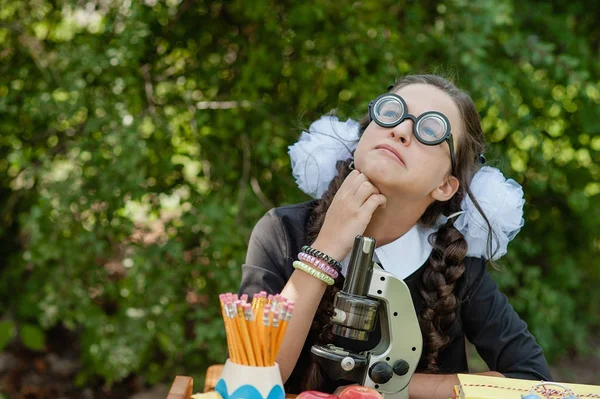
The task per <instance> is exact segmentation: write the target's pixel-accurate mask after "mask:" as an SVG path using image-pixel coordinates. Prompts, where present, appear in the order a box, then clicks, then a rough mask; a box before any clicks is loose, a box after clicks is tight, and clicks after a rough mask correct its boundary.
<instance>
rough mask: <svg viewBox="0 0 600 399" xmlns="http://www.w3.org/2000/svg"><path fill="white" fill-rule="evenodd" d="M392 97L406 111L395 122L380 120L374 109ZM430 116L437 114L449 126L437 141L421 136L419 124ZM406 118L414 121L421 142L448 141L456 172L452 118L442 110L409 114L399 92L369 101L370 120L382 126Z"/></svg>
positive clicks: (389, 125) (396, 124)
mask: <svg viewBox="0 0 600 399" xmlns="http://www.w3.org/2000/svg"><path fill="white" fill-rule="evenodd" d="M390 97H391V98H393V99H394V100H397V101H399V102H400V103H401V104H402V109H403V111H404V113H403V114H402V115H401V116H400V118H398V119H397V120H395V121H394V122H384V121H382V120H380V119H379V118H377V116H376V115H375V111H374V110H375V109H376V108H377V105H379V103H380V102H382V101H383V100H385V99H389V98H390ZM429 116H436V117H438V118H441V119H442V120H443V121H444V123H446V127H447V129H446V133H444V136H442V137H441V138H439V139H437V140H435V141H426V140H425V139H423V138H422V137H421V135H420V133H419V126H420V124H421V122H423V120H425V118H427V117H429ZM406 119H410V120H411V121H413V134H414V135H415V137H416V138H417V140H419V142H421V143H423V144H425V145H438V144H441V143H443V142H444V141H446V142H448V146H449V147H450V161H451V162H452V173H454V168H455V165H456V160H455V157H454V138H453V136H452V133H451V132H450V120H448V118H447V117H446V115H444V114H442V113H441V112H437V111H428V112H425V113H423V114H421V115H419V117H416V116H414V115H412V114H409V113H408V108H407V106H406V101H404V99H403V98H402V97H400V96H399V95H398V94H395V93H385V94H382V95H380V96H379V97H377V98H376V99H375V100H372V101H371V102H370V103H369V122H371V121H373V120H374V121H375V123H377V124H378V125H379V126H381V127H385V128H391V127H396V126H398V125H399V124H401V123H402V122H404V121H405V120H406Z"/></svg>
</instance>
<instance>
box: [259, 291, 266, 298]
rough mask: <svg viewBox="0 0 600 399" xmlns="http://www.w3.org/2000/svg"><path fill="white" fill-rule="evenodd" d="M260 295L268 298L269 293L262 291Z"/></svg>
mask: <svg viewBox="0 0 600 399" xmlns="http://www.w3.org/2000/svg"><path fill="white" fill-rule="evenodd" d="M259 294H260V295H263V296H265V297H266V296H267V291H261V292H259Z"/></svg>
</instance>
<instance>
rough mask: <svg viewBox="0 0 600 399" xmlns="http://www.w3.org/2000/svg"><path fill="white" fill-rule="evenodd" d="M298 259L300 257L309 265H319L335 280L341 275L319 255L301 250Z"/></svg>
mask: <svg viewBox="0 0 600 399" xmlns="http://www.w3.org/2000/svg"><path fill="white" fill-rule="evenodd" d="M298 259H300V260H301V261H302V262H304V263H307V264H308V265H309V266H314V267H318V268H319V269H321V270H322V271H323V272H325V273H326V274H328V275H329V276H331V278H333V279H334V280H335V279H336V278H338V276H339V273H338V271H337V270H335V269H334V268H333V267H331V266H330V265H329V263H327V262H325V261H322V260H321V259H319V258H317V257H314V256H312V255H309V254H307V253H306V252H300V253H299V254H298Z"/></svg>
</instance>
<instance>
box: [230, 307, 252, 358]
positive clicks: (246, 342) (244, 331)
mask: <svg viewBox="0 0 600 399" xmlns="http://www.w3.org/2000/svg"><path fill="white" fill-rule="evenodd" d="M235 307H236V308H237V316H238V317H236V320H237V323H238V327H239V329H240V332H241V334H242V342H243V344H244V349H245V350H246V355H247V356H248V360H249V366H256V360H255V358H254V353H253V352H252V343H251V342H250V335H249V333H248V329H247V328H246V322H245V319H244V314H243V310H242V305H241V302H240V301H236V303H235Z"/></svg>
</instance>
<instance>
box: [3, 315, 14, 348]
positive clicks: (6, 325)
mask: <svg viewBox="0 0 600 399" xmlns="http://www.w3.org/2000/svg"><path fill="white" fill-rule="evenodd" d="M15 335H16V328H15V323H13V322H11V321H9V320H4V321H0V351H1V350H4V348H5V347H6V345H8V343H9V342H10V341H11V340H12V339H13V338H14V337H15Z"/></svg>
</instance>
